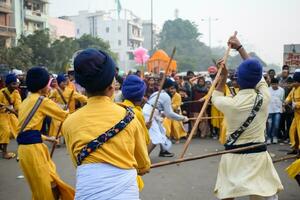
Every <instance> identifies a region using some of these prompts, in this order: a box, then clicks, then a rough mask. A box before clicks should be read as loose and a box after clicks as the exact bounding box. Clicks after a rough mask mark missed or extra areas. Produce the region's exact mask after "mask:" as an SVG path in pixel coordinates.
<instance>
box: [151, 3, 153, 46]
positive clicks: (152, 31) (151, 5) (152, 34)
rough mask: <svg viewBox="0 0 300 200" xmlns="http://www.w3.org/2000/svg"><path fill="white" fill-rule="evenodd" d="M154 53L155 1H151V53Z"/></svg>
mask: <svg viewBox="0 0 300 200" xmlns="http://www.w3.org/2000/svg"><path fill="white" fill-rule="evenodd" d="M152 51H153V0H151V52H152Z"/></svg>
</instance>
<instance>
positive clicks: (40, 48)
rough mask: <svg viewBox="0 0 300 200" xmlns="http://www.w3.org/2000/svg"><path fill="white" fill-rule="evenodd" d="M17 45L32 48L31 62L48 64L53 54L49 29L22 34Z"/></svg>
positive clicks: (41, 64)
mask: <svg viewBox="0 0 300 200" xmlns="http://www.w3.org/2000/svg"><path fill="white" fill-rule="evenodd" d="M19 45H21V46H27V47H29V48H30V49H31V50H32V54H33V56H32V60H31V62H32V64H33V65H39V66H50V65H51V60H52V59H53V54H52V51H51V48H50V47H51V40H50V35H49V30H48V29H45V30H37V31H35V32H34V34H31V35H28V36H24V35H22V36H21V38H20V40H19Z"/></svg>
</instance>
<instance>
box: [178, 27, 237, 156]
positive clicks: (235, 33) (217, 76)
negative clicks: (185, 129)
mask: <svg viewBox="0 0 300 200" xmlns="http://www.w3.org/2000/svg"><path fill="white" fill-rule="evenodd" d="M236 35H237V32H236V31H235V32H234V36H236ZM230 49H231V45H229V46H228V48H227V50H226V52H225V56H224V57H223V60H224V63H225V64H226V61H227V59H228V56H229V53H230ZM222 69H223V65H221V66H220V67H219V70H218V72H217V75H216V77H215V80H214V81H213V83H212V85H211V87H210V89H209V91H208V94H207V95H206V99H205V101H204V104H203V106H202V108H201V111H200V113H199V115H198V117H197V120H196V122H195V124H194V126H193V128H192V131H191V134H190V135H189V137H188V139H187V140H186V142H185V144H184V147H183V151H182V153H181V155H180V158H183V157H184V154H185V153H186V151H187V149H188V147H189V145H190V143H191V140H192V138H193V136H194V135H195V133H196V131H197V130H198V125H199V123H200V121H201V118H202V117H203V115H204V113H205V111H206V108H207V105H208V102H209V100H210V98H211V96H212V93H213V90H214V89H215V87H216V85H217V83H218V80H219V77H220V75H221V72H222Z"/></svg>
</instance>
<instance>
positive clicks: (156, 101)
mask: <svg viewBox="0 0 300 200" xmlns="http://www.w3.org/2000/svg"><path fill="white" fill-rule="evenodd" d="M175 52H176V47H174V48H173V51H172V55H171V57H170V60H169V63H168V65H167V68H166V70H165V73H164V75H163V78H162V80H161V82H160V87H159V90H158V93H157V96H156V99H155V102H154V105H153V108H152V111H151V115H150V118H149V122H150V123H151V121H152V119H153V116H154V111H155V109H156V106H157V103H158V99H159V96H160V93H161V91H162V88H163V86H164V83H165V80H166V77H167V73H168V71H169V68H170V65H171V63H172V60H173V58H174V55H175Z"/></svg>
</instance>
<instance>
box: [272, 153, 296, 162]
mask: <svg viewBox="0 0 300 200" xmlns="http://www.w3.org/2000/svg"><path fill="white" fill-rule="evenodd" d="M294 158H295V159H297V158H300V155H289V156H283V157H280V158H277V159H274V160H273V163H278V162H282V161H285V160H290V159H294Z"/></svg>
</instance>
